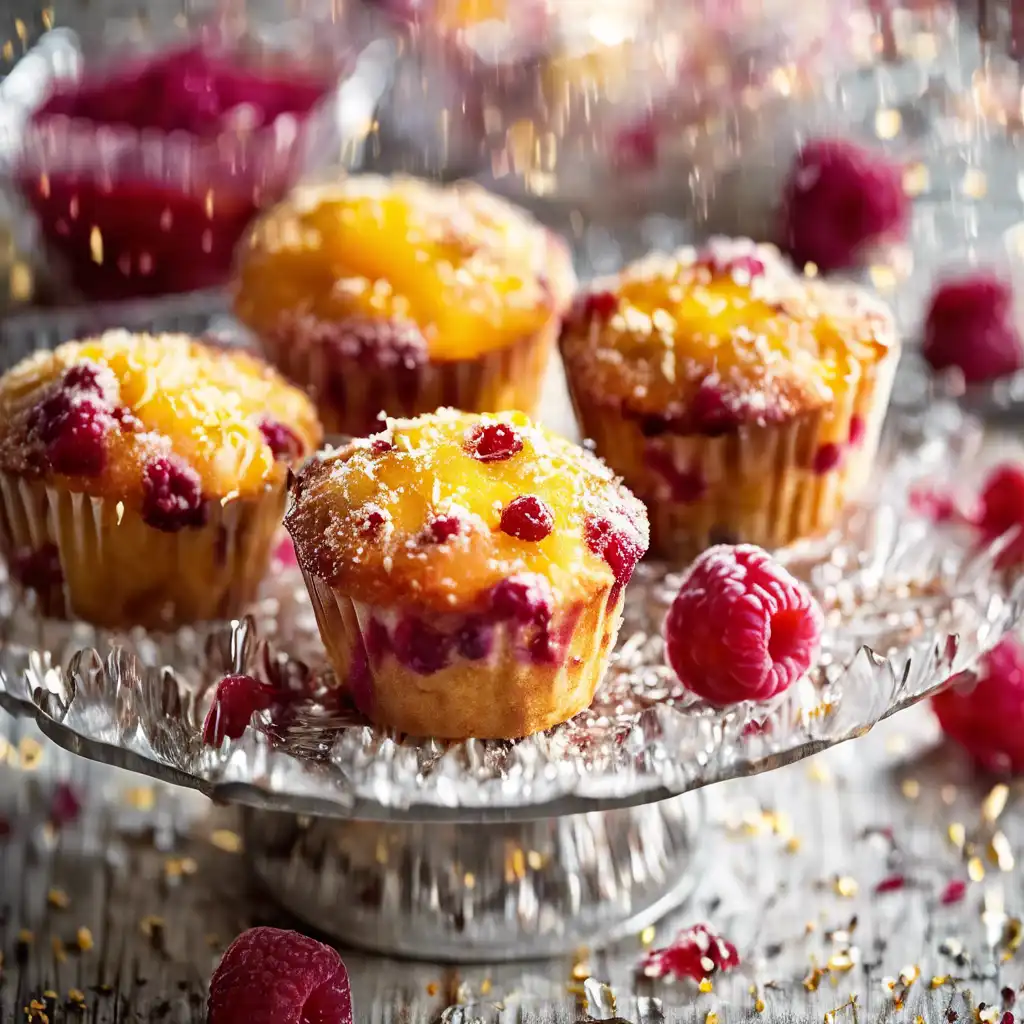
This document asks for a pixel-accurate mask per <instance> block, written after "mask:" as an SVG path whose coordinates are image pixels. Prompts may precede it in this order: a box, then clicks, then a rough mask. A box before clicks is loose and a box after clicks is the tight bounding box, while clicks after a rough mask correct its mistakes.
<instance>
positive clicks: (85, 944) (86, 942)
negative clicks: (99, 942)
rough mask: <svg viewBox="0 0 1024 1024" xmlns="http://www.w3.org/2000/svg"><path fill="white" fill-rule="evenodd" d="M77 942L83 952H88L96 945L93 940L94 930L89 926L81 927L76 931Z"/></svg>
mask: <svg viewBox="0 0 1024 1024" xmlns="http://www.w3.org/2000/svg"><path fill="white" fill-rule="evenodd" d="M75 942H76V943H77V945H78V948H79V949H80V950H81V951H82V952H83V953H88V952H89V950H90V949H92V947H93V945H94V943H93V941H92V932H91V931H89V929H88V928H79V929H78V931H77V932H76V933H75Z"/></svg>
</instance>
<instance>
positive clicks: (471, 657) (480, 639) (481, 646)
mask: <svg viewBox="0 0 1024 1024" xmlns="http://www.w3.org/2000/svg"><path fill="white" fill-rule="evenodd" d="M493 646H494V630H493V629H492V628H491V626H490V625H489V624H488V623H487V622H485V621H484V620H483V619H481V618H477V617H473V618H470V619H467V620H466V622H464V623H463V624H462V625H461V626H460V627H459V629H458V632H457V633H456V634H455V647H456V649H457V650H458V652H459V654H460V655H461V656H462V657H463V658H465V659H466V660H467V661H482V660H483V659H484V658H486V657H487V656H488V655H489V654H490V653H491V648H492V647H493Z"/></svg>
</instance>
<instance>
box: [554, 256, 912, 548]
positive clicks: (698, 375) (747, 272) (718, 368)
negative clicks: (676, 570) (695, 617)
mask: <svg viewBox="0 0 1024 1024" xmlns="http://www.w3.org/2000/svg"><path fill="white" fill-rule="evenodd" d="M561 349H562V355H563V358H564V361H565V368H566V377H567V379H568V383H569V390H570V394H571V395H572V401H573V406H574V408H575V410H576V415H577V418H578V419H579V423H580V427H581V428H582V431H583V433H584V435H585V436H587V437H588V438H591V439H592V440H593V442H594V444H595V446H596V450H597V453H598V454H599V455H600V456H602V457H603V458H604V459H605V460H606V461H607V462H608V464H609V465H610V466H611V467H612V468H613V469H614V470H615V472H617V473H619V474H621V475H622V477H623V479H624V480H625V482H626V484H627V485H628V486H629V487H630V488H632V489H633V491H634V492H635V493H636V494H637V495H638V496H639V497H640V498H641V499H642V500H643V501H644V502H645V503H646V504H647V508H648V511H649V513H650V517H651V549H652V551H653V552H655V553H657V554H658V555H659V556H661V557H665V558H669V559H672V560H677V559H678V560H685V559H688V558H691V557H693V556H694V555H695V554H697V553H698V552H700V551H701V550H703V549H704V548H706V547H708V546H710V545H712V544H716V543H739V542H743V543H750V544H756V545H758V546H760V547H766V548H772V547H779V546H782V545H786V544H789V543H790V542H792V541H795V540H797V539H799V538H803V537H808V536H811V535H813V534H817V533H819V532H821V531H824V530H827V529H828V528H829V527H831V526H832V525H833V524H834V523H835V522H836V520H837V517H838V516H839V514H840V512H841V510H842V508H843V506H844V505H845V504H846V503H847V502H848V501H849V500H850V499H851V498H853V497H855V496H856V495H857V493H858V492H859V491H860V490H861V488H862V487H863V485H864V483H865V481H866V480H867V478H868V475H869V473H870V471H871V466H872V462H873V460H874V457H875V453H876V451H877V449H878V441H879V435H880V432H881V427H882V421H883V419H884V417H885V409H886V404H887V402H888V399H889V392H890V389H891V387H892V378H893V373H894V371H895V368H896V363H897V361H898V359H899V342H898V339H897V336H896V332H895V327H894V322H893V318H892V316H891V314H890V313H889V311H888V310H887V309H886V308H885V307H884V306H883V305H881V304H880V303H879V302H878V301H877V300H875V299H873V298H872V297H870V296H869V295H867V294H866V293H865V292H863V291H861V290H859V289H857V288H855V287H852V286H850V285H848V284H832V283H829V282H826V281H819V280H816V279H814V278H812V277H809V276H805V275H802V274H800V273H797V272H794V271H793V270H792V269H791V268H790V267H789V266H788V265H787V264H786V263H785V262H784V261H783V260H782V258H781V257H780V256H779V254H778V252H777V251H776V250H775V249H773V248H771V247H770V246H763V245H754V243H753V242H747V241H729V240H724V239H717V240H714V241H713V242H712V243H711V244H710V245H709V246H708V247H707V248H706V249H704V250H702V251H700V252H697V251H695V250H693V249H681V250H679V251H678V252H677V253H675V254H674V255H671V256H669V255H653V256H649V257H647V258H646V259H644V260H642V261H640V262H639V263H636V264H634V265H632V266H630V267H628V268H627V269H626V270H625V271H623V272H622V273H621V274H620V275H619V276H618V277H615V278H609V279H605V280H602V281H598V282H596V283H594V284H593V285H592V287H591V288H590V289H589V290H588V291H586V292H585V293H584V294H582V295H581V296H580V297H579V298H578V300H577V302H576V304H575V305H574V308H573V312H572V314H571V315H570V316H569V317H568V318H567V320H566V323H565V325H564V327H563V330H562V335H561Z"/></svg>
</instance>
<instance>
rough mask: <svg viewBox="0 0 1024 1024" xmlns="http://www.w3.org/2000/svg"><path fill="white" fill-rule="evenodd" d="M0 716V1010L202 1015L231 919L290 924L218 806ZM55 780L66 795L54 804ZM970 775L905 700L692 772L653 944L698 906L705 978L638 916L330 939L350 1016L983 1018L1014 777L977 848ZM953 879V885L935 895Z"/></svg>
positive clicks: (1016, 901)
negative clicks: (694, 870) (439, 956)
mask: <svg viewBox="0 0 1024 1024" xmlns="http://www.w3.org/2000/svg"><path fill="white" fill-rule="evenodd" d="M2 725H3V727H4V732H5V734H6V736H7V737H8V739H7V740H6V741H5V742H6V746H5V747H4V751H3V757H2V758H0V818H2V820H3V825H2V826H0V829H2V831H3V832H4V833H5V834H4V835H3V837H2V838H0V950H2V951H3V954H4V968H3V973H2V982H0V1021H3V1022H4V1024H6V1022H8V1021H15V1020H17V1021H21V1020H25V1019H26V1007H28V1008H31V1007H32V1006H33V1005H34V1004H33V1002H32V1001H33V1000H34V999H35V1000H38V1002H39V1005H40V1007H42V1008H44V1009H41V1010H40V1012H45V1013H46V1015H47V1016H48V1017H49V1020H51V1021H62V1020H76V1019H84V1020H89V1021H94V1022H107V1021H109V1022H114V1021H134V1020H139V1021H167V1022H169V1024H176V1022H185V1021H200V1020H202V1019H203V1009H204V1000H205V984H206V981H207V979H208V977H209V974H210V972H211V970H212V968H213V966H214V964H215V963H216V961H217V958H218V956H219V951H220V950H221V949H222V948H223V946H224V945H225V944H226V943H227V942H229V941H230V940H231V939H232V938H233V937H234V936H235V935H236V934H238V933H239V932H240V931H241V930H243V929H244V928H246V927H249V926H251V925H253V924H260V923H273V924H277V925H285V926H287V925H293V926H294V925H295V924H296V923H295V922H294V921H292V920H290V919H289V918H288V916H287V915H286V914H285V913H283V912H282V911H281V910H279V909H278V908H276V907H274V906H273V905H271V904H269V903H268V902H267V901H266V900H265V899H264V898H263V897H262V896H261V894H260V893H259V892H258V891H257V890H255V889H254V888H252V887H251V886H250V885H249V883H248V882H247V879H246V873H245V871H244V869H243V865H244V860H243V852H242V851H241V850H240V849H239V843H240V840H239V838H238V835H237V833H236V831H235V825H236V819H235V815H234V813H233V812H232V811H231V810H230V809H224V808H219V809H217V808H213V807H212V806H210V805H208V804H207V803H206V802H205V800H204V799H203V798H201V797H197V796H196V795H194V794H192V793H187V792H184V791H176V790H172V789H170V788H166V787H163V786H151V785H149V783H148V782H147V780H145V779H142V778H139V777H135V776H131V775H128V774H126V773H122V772H119V771H116V770H114V769H106V768H101V767H99V766H95V765H91V764H89V763H87V762H84V761H80V760H78V759H76V758H75V757H73V756H72V755H70V754H67V753H66V752H64V751H62V750H60V749H58V748H56V747H53V746H52V745H50V744H49V743H48V742H47V741H46V740H44V739H42V738H41V737H40V736H39V734H38V733H36V732H35V729H34V726H32V725H31V724H30V723H28V722H26V721H19V722H14V721H13V720H9V719H4V720H3V722H2ZM68 787H69V788H70V791H71V792H73V793H74V794H75V797H76V800H77V801H80V802H81V810H80V813H79V814H78V815H77V817H76V818H75V820H73V821H69V820H66V819H67V817H68V811H69V807H68V806H67V805H68V804H69V803H73V802H71V801H69V800H68V799H67V795H68ZM991 791H992V782H991V780H990V781H988V782H986V781H985V780H979V779H976V778H975V777H974V776H973V774H972V772H971V771H970V770H969V768H968V766H967V765H966V763H965V761H964V760H963V759H962V758H961V757H960V756H959V755H958V754H957V753H956V752H955V751H953V750H952V749H950V748H948V747H947V746H943V745H939V744H938V742H937V733H936V729H935V726H934V724H933V722H932V720H931V717H930V714H929V712H928V711H927V709H925V708H918V709H914V710H912V711H910V712H907V713H905V714H903V715H900V716H897V717H896V718H895V719H894V720H892V721H890V722H889V723H886V724H885V725H883V726H880V727H879V728H877V729H876V730H875V731H874V732H872V733H871V734H869V735H868V736H866V737H864V738H862V739H859V740H856V741H854V742H852V743H849V744H847V745H845V746H842V747H839V748H836V749H834V750H832V751H829V752H827V753H825V754H823V755H819V756H818V757H816V758H814V759H813V760H811V761H808V762H805V763H802V764H797V765H793V766H792V767H789V768H786V769H783V770H781V771H778V772H776V773H772V774H770V775H766V776H762V777H760V778H757V779H750V780H742V781H739V782H735V783H729V784H726V785H723V786H721V787H718V788H716V789H714V790H711V791H709V794H708V795H709V796H710V797H711V801H712V808H713V817H714V819H715V820H714V823H713V824H712V825H709V827H708V828H707V832H706V837H705V841H706V842H707V843H708V844H709V845H710V846H711V848H712V849H711V851H710V852H711V856H710V857H709V860H710V861H711V862H712V863H714V864H715V865H716V867H715V870H714V873H713V874H712V875H710V876H708V877H706V878H705V879H702V881H701V884H700V887H699V890H698V894H697V896H696V897H695V898H694V899H693V900H692V901H691V902H690V903H689V904H688V905H687V906H686V907H685V908H684V909H683V910H682V911H681V912H680V913H678V914H677V915H675V917H674V918H673V919H671V920H669V921H666V922H664V923H662V924H661V925H659V926H658V928H657V929H656V933H655V936H654V943H655V945H657V944H659V943H660V942H662V941H663V940H666V939H668V938H670V937H671V935H672V934H673V933H674V930H675V928H676V927H677V926H686V925H689V924H693V923H696V922H702V921H703V922H708V923H709V924H711V925H712V926H713V927H714V928H715V929H717V930H718V931H719V932H720V933H721V934H723V935H724V936H726V937H727V938H729V939H730V940H731V941H733V942H734V943H735V944H736V945H737V946H738V947H739V949H740V953H741V956H742V957H743V960H744V967H743V969H742V970H741V971H740V972H737V973H735V974H732V975H724V976H721V977H720V978H718V979H717V980H716V982H715V988H714V991H712V992H711V993H705V994H700V993H698V992H697V991H696V989H694V988H690V987H686V986H682V985H676V986H670V985H666V984H664V983H660V982H651V981H648V980H645V979H639V980H638V979H637V976H636V973H635V967H636V965H637V962H638V960H639V958H640V956H641V955H642V952H643V948H644V942H646V941H649V940H650V938H651V936H650V935H649V934H645V935H642V936H640V935H638V936H637V937H636V938H635V939H633V940H630V941H627V942H624V943H622V944H620V945H619V946H617V947H615V948H612V949H607V950H589V951H580V953H579V954H578V955H576V956H574V957H567V958H564V959H562V960H556V961H550V962H539V963H529V964H518V965H488V964H479V965H474V966H466V967H464V968H460V969H457V970H456V969H452V968H443V967H440V966H437V965H431V964H423V963H402V962H396V961H388V960H382V959H379V958H375V957H368V956H365V955H362V954H360V953H358V952H344V957H345V961H346V963H347V964H348V967H349V970H350V972H351V974H352V981H353V991H354V999H355V1007H356V1017H357V1020H358V1021H360V1022H363V1021H365V1022H371V1021H372V1022H378V1021H379V1022H399V1021H401V1022H409V1024H419V1022H428V1021H433V1020H436V1019H438V1017H439V1016H440V1015H442V1014H443V1013H444V1012H447V1017H445V1018H444V1019H445V1020H447V1021H473V1020H475V1019H477V1018H481V1019H483V1020H484V1021H491V1020H494V1021H502V1022H505V1021H518V1020H521V1021H529V1022H534V1021H537V1022H541V1021H571V1020H578V1019H582V1018H584V1017H586V1015H587V1014H588V1012H589V1013H590V1014H591V1015H593V1016H595V1017H598V1018H601V1017H606V1016H608V1015H609V1014H610V1010H609V1007H610V1005H611V1004H610V995H613V996H614V1001H615V1007H616V1011H615V1012H616V1013H617V1014H618V1015H619V1016H621V1017H624V1018H625V1019H627V1020H630V1021H634V1022H640V1021H652V1022H653V1021H660V1020H662V1019H664V1020H667V1021H677V1020H678V1021H684V1020H685V1021H697V1022H704V1024H714V1022H715V1020H716V1016H717V1019H718V1020H720V1021H722V1022H723V1024H727V1022H730V1021H734V1020H751V1021H756V1020H761V1019H764V1020H766V1021H769V1020H776V1021H778V1020H799V1021H814V1020H818V1021H821V1020H826V1021H827V1020H829V1019H830V1018H828V1017H827V1015H828V1014H830V1013H834V1015H835V1016H834V1020H835V1021H836V1022H841V1021H843V1020H850V1021H855V1022H862V1021H865V1020H877V1021H888V1020H890V1019H892V1020H901V1019H905V1020H906V1021H907V1022H908V1024H909V1022H917V1024H920V1022H919V1020H918V1018H923V1019H924V1020H925V1021H927V1022H928V1024H942V1021H943V1020H944V1019H945V1020H946V1022H947V1024H954V1022H956V1021H961V1022H963V1024H970V1022H971V1021H973V1020H984V1021H989V1020H995V1021H1000V1020H1001V1019H1002V1015H1003V1009H1004V1003H1006V997H1005V995H1004V994H1001V993H1003V992H1004V990H1012V991H1013V992H1016V991H1017V990H1018V988H1020V987H1021V985H1022V983H1024V962H1022V959H1021V955H1020V954H1018V953H1017V952H1016V951H1015V948H1014V947H1015V943H1017V942H1019V928H1020V926H1019V918H1020V917H1021V916H1022V915H1024V887H1022V884H1021V873H1020V871H1019V870H1017V868H1016V867H1015V866H1014V864H1013V860H1012V857H1013V852H1014V851H1016V850H1018V849H1019V846H1020V842H1021V840H1022V839H1024V813H1021V810H1020V809H1019V808H1018V807H1017V801H1018V798H1019V796H1020V795H1021V793H1024V789H1022V788H1021V787H1020V786H1018V785H1015V786H1013V787H1011V789H1010V791H1009V793H1008V794H1007V807H1006V809H1005V810H1004V811H1003V812H1002V815H1001V816H1000V817H999V820H998V821H997V822H996V824H995V826H993V827H994V828H995V830H997V831H998V832H999V834H1000V835H1002V836H1003V838H1002V839H996V841H995V843H994V844H991V843H989V844H988V845H990V846H992V845H994V847H995V850H994V851H993V850H986V849H985V848H984V845H983V846H980V847H979V849H978V852H977V854H976V855H975V856H974V857H972V856H970V855H968V853H966V852H965V851H964V849H963V847H962V845H959V842H961V841H962V840H961V837H962V836H963V835H967V836H968V837H969V836H970V835H971V834H972V833H973V832H974V831H975V829H976V828H977V827H978V826H979V824H980V823H981V821H982V808H983V804H984V802H985V798H986V795H988V794H990V793H991ZM995 795H996V799H997V800H998V797H999V795H1000V794H999V792H998V791H997V792H996V794H995ZM992 804H993V800H992V799H991V798H990V799H989V805H990V806H991V805H992ZM54 813H56V817H57V818H58V819H60V820H61V822H62V823H61V824H60V826H59V827H55V825H54V824H53V823H52V822H51V818H52V817H53V815H54ZM990 831H991V830H990ZM989 838H991V836H989ZM996 851H998V856H997V853H996ZM999 862H1001V866H1000V863H999ZM972 878H973V879H975V880H973V881H972V880H971V879H972ZM958 880H963V881H964V882H965V883H966V889H965V892H964V896H963V899H962V900H961V901H959V902H957V903H955V904H952V905H949V906H944V905H942V903H941V898H942V895H943V894H944V893H945V892H946V890H947V887H948V886H949V884H950V883H951V882H955V881H958ZM880 887H881V890H883V891H879V888H880ZM65 904H66V905H65ZM81 929H87V930H88V931H87V933H85V934H84V936H83V933H82V932H81ZM82 937H84V938H85V941H84V942H83V943H81V945H82V946H83V947H85V948H81V949H80V948H79V946H80V943H79V938H82ZM830 964H831V967H830V966H829V965H830ZM816 965H817V968H818V969H817V970H816V969H815V968H816ZM588 976H589V977H592V978H593V979H594V980H593V981H591V982H589V983H586V982H584V979H585V978H586V977H588ZM605 984H607V985H609V986H610V992H609V989H608V988H606V987H605ZM73 990H77V991H73ZM46 993H49V995H47V994H46ZM79 994H80V995H81V996H82V1004H81V1006H79V1005H76V1003H75V1000H76V999H77V998H78V996H79ZM587 995H589V996H590V997H591V998H590V999H589V1001H588V1000H587V999H586V998H585V996H587ZM1022 999H1024V995H1022ZM761 1001H763V1010H759V1009H758V1008H759V1007H761V1006H762V1002H761ZM503 1003H504V1004H505V1005H504V1008H502V1004H503ZM460 1004H462V1005H460ZM465 1004H470V1005H465ZM982 1004H985V1008H984V1009H982V1008H981V1007H982ZM449 1006H453V1007H455V1008H454V1009H449V1010H447V1011H446V1008H447V1007H449ZM993 1008H995V1009H997V1010H998V1012H997V1013H996V1015H995V1016H993V1013H994V1012H995V1009H993ZM952 1014H955V1015H956V1016H955V1017H954V1016H951V1015H952ZM36 1019H38V1020H40V1021H41V1020H42V1017H40V1016H38V1015H37V1016H36ZM1006 1024H1009V1021H1007V1022H1006Z"/></svg>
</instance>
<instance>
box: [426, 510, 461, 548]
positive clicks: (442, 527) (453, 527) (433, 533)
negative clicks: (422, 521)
mask: <svg viewBox="0 0 1024 1024" xmlns="http://www.w3.org/2000/svg"><path fill="white" fill-rule="evenodd" d="M465 526H466V524H465V521H464V520H463V519H462V518H461V517H459V516H453V515H444V516H438V517H437V518H436V519H432V520H431V521H430V522H429V523H427V537H428V538H429V539H430V540H431V541H433V543H435V544H443V543H444V542H445V541H447V540H451V539H452V537H458V535H459V534H460V533H462V531H463V529H465Z"/></svg>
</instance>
